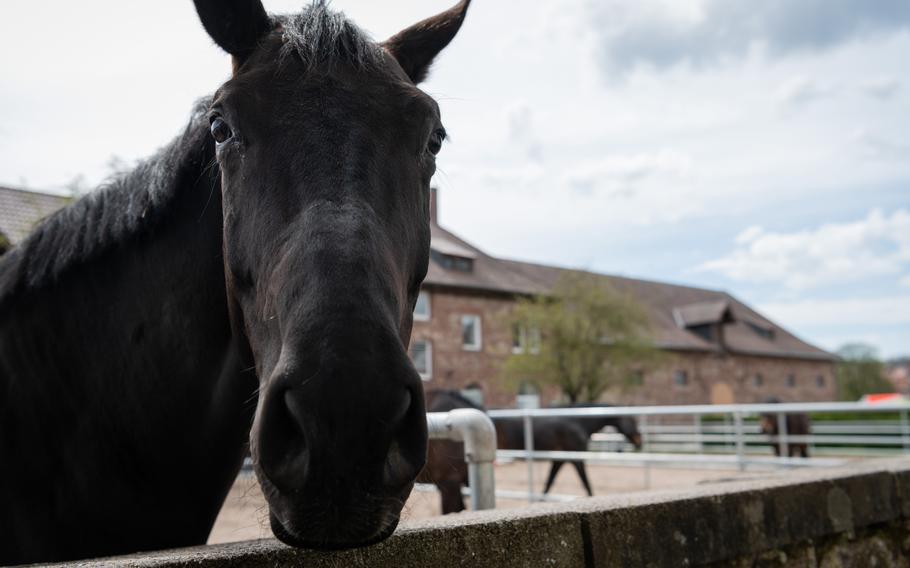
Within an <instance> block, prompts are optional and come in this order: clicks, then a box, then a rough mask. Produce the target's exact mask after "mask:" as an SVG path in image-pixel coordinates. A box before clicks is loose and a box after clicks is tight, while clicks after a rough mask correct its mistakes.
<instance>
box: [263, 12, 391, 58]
mask: <svg viewBox="0 0 910 568" xmlns="http://www.w3.org/2000/svg"><path fill="white" fill-rule="evenodd" d="M275 21H276V23H277V24H278V29H279V30H280V32H281V36H282V42H283V43H282V47H281V57H292V56H293V57H297V58H299V59H300V60H301V61H303V63H304V65H305V66H306V67H307V68H309V69H313V68H315V67H317V66H320V65H326V66H332V65H334V64H335V63H338V62H342V63H346V64H347V65H350V66H352V67H354V68H356V69H374V68H378V67H380V66H381V64H382V62H383V52H382V48H381V47H380V46H379V45H378V44H377V43H376V42H375V41H373V39H372V38H371V37H370V36H369V35H368V34H367V33H366V32H364V31H363V30H361V29H360V28H359V27H358V26H357V25H356V24H354V23H353V22H351V21H350V20H348V19H347V17H346V16H345V15H344V14H343V13H341V12H336V11H334V10H331V9H329V7H328V5H327V2H326V1H325V0H316V1H315V2H313V3H312V4H311V5H309V6H307V7H305V8H304V9H303V10H302V11H301V12H300V13H297V14H291V15H284V16H276V17H275Z"/></svg>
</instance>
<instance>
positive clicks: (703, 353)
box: [411, 211, 836, 407]
mask: <svg viewBox="0 0 910 568" xmlns="http://www.w3.org/2000/svg"><path fill="white" fill-rule="evenodd" d="M433 218H434V223H433V225H432V244H431V249H432V250H431V260H430V268H429V271H428V274H427V278H426V280H425V282H424V286H423V291H422V292H421V297H420V299H419V301H418V304H417V307H416V309H415V317H414V319H415V322H414V329H413V332H412V336H411V357H412V360H413V361H414V363H415V366H416V367H417V368H418V371H420V372H421V375H422V376H423V377H424V380H425V386H426V388H428V389H430V388H450V389H465V388H466V387H469V386H471V385H474V384H478V385H481V387H482V389H483V392H484V398H485V402H486V404H487V405H488V406H491V407H497V406H513V405H514V404H515V397H516V394H517V393H516V389H515V387H514V386H507V385H506V383H505V382H503V381H500V380H498V378H497V377H498V373H499V370H500V368H501V366H502V364H503V363H504V362H505V360H506V359H507V358H508V357H509V355H510V354H511V353H512V352H513V350H516V351H519V350H523V349H534V342H535V338H533V337H532V338H529V337H526V336H525V337H518V336H514V337H513V333H512V325H511V323H510V321H509V315H510V313H511V310H512V308H513V306H514V305H515V300H516V298H517V297H521V296H526V295H532V294H542V293H543V294H545V293H547V292H548V291H549V290H550V289H551V288H552V286H553V285H554V284H555V282H556V281H557V279H558V278H559V277H560V275H561V274H562V273H563V272H565V271H566V269H563V268H557V267H553V266H544V265H540V264H531V263H526V262H516V261H511V260H503V259H498V258H494V257H492V256H490V255H487V254H485V253H484V252H483V251H481V250H479V249H478V248H476V247H474V246H472V245H470V244H469V243H467V242H465V241H464V240H462V239H460V238H459V237H457V236H456V235H454V234H453V233H451V232H449V231H447V230H445V229H443V228H442V227H440V226H439V225H438V224H437V223H435V219H436V217H435V211H434V216H433ZM598 276H599V278H602V279H603V282H604V283H605V284H607V285H610V286H612V287H613V288H614V289H616V290H617V291H619V292H623V293H627V294H629V295H631V296H632V297H634V298H635V299H636V300H637V301H638V302H639V303H640V304H641V305H642V306H643V307H644V308H645V310H646V312H647V314H648V316H649V319H650V321H651V334H652V337H653V339H654V341H655V343H656V345H657V347H659V348H660V349H661V350H662V352H663V353H664V356H663V357H661V358H660V363H659V364H658V365H657V367H656V368H655V369H652V370H651V371H648V372H644V373H643V375H642V376H641V378H640V384H639V385H637V386H633V387H630V388H626V389H623V390H622V391H616V392H609V393H607V395H606V397H605V398H607V399H609V400H610V401H611V402H620V403H629V404H701V403H730V402H760V401H763V400H764V399H766V398H767V397H769V396H776V397H778V398H780V399H781V400H784V401H794V402H795V401H823V400H835V399H836V396H835V395H836V392H835V382H834V361H835V357H834V356H833V355H831V354H830V353H828V352H826V351H824V350H822V349H819V348H818V347H815V346H813V345H810V344H808V343H806V342H804V341H802V340H800V339H799V338H797V337H795V336H794V335H793V334H791V333H790V332H788V331H787V330H786V329H784V328H782V327H780V326H779V325H777V324H775V323H774V322H771V321H770V320H768V319H767V318H765V317H764V316H762V315H761V314H759V313H758V312H756V311H755V310H753V309H752V308H750V307H749V306H747V305H746V304H744V303H742V302H740V301H739V300H737V299H736V298H734V297H733V296H731V295H729V294H727V293H725V292H719V291H715V290H705V289H701V288H692V287H687V286H677V285H672V284H665V283H660V282H650V281H645V280H636V279H631V278H623V277H618V276H608V275H598ZM557 396H558V392H556V391H555V390H554V389H550V390H547V391H545V392H544V393H542V399H543V401H542V402H543V403H544V404H548V403H550V402H553V401H554V400H555V399H556V398H557Z"/></svg>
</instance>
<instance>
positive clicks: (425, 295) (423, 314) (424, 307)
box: [414, 290, 430, 321]
mask: <svg viewBox="0 0 910 568" xmlns="http://www.w3.org/2000/svg"><path fill="white" fill-rule="evenodd" d="M414 321H430V293H429V292H426V291H424V290H421V291H420V294H418V296H417V303H416V304H414Z"/></svg>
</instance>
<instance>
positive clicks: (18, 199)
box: [0, 187, 71, 244]
mask: <svg viewBox="0 0 910 568" xmlns="http://www.w3.org/2000/svg"><path fill="white" fill-rule="evenodd" d="M70 201H71V199H70V198H69V197H64V196H61V195H52V194H49V193H38V192H35V191H26V190H22V189H13V188H9V187H0V232H2V233H3V234H4V235H6V236H7V238H9V240H10V241H11V242H12V243H13V244H17V243H19V242H21V241H22V239H24V238H25V236H26V235H28V234H29V232H31V230H32V228H33V227H34V226H35V225H36V224H37V223H38V221H40V220H42V219H44V218H45V217H47V216H48V215H50V214H51V213H53V212H54V211H56V210H58V209H60V208H61V207H63V206H64V205H66V204H67V203H69V202H70Z"/></svg>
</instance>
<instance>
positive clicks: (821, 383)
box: [815, 375, 827, 389]
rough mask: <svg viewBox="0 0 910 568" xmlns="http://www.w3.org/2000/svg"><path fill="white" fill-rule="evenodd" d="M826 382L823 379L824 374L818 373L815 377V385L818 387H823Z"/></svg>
mask: <svg viewBox="0 0 910 568" xmlns="http://www.w3.org/2000/svg"><path fill="white" fill-rule="evenodd" d="M826 383H827V381H826V380H825V375H819V376H817V377H815V386H817V387H818V388H820V389H823V388H825V384H826Z"/></svg>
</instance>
